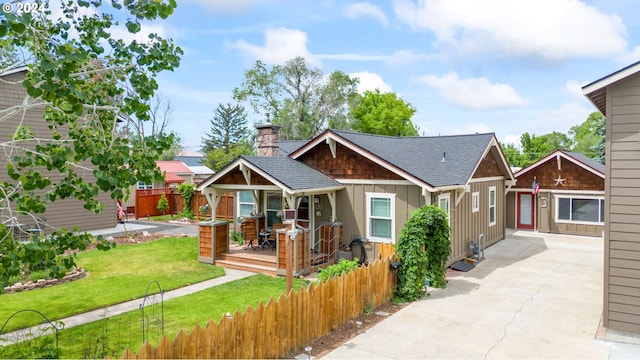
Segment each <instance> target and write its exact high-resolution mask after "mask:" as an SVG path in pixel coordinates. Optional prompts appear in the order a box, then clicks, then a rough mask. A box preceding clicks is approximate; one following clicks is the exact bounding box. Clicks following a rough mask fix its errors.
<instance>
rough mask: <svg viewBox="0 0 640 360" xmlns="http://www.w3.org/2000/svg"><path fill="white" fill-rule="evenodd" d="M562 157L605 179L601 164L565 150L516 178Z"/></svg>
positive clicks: (526, 169)
mask: <svg viewBox="0 0 640 360" xmlns="http://www.w3.org/2000/svg"><path fill="white" fill-rule="evenodd" d="M558 156H559V157H561V158H563V159H566V160H567V161H570V162H572V163H574V164H576V165H578V166H580V167H581V168H583V169H585V170H587V171H589V172H591V173H593V174H594V175H597V176H599V177H601V178H603V179H604V178H605V176H604V165H602V164H600V163H599V162H597V161H595V160H593V159H592V158H590V157H588V156H586V155H584V154H582V153H578V152H569V151H564V150H556V151H554V152H552V153H551V154H549V155H547V156H545V157H543V158H542V159H540V160H538V161H536V162H534V163H533V164H531V165H529V166H527V167H526V168H524V169H522V170H520V171H518V172H516V174H515V176H516V177H520V176H522V175H524V174H526V173H527V172H529V171H532V170H534V169H536V168H537V167H539V166H540V165H542V164H544V163H546V162H547V161H549V160H551V159H554V158H556V157H558Z"/></svg>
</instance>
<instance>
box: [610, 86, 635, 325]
mask: <svg viewBox="0 0 640 360" xmlns="http://www.w3.org/2000/svg"><path fill="white" fill-rule="evenodd" d="M606 112H607V125H606V134H607V138H606V165H605V166H606V174H607V176H606V179H605V188H606V195H605V248H604V302H603V303H604V311H603V325H604V326H605V327H607V328H610V329H615V330H621V331H633V332H640V74H636V75H634V76H630V77H628V78H626V79H623V80H621V81H619V82H617V83H614V84H612V85H610V86H608V87H607V108H606Z"/></svg>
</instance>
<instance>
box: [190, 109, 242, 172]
mask: <svg viewBox="0 0 640 360" xmlns="http://www.w3.org/2000/svg"><path fill="white" fill-rule="evenodd" d="M209 124H210V130H209V132H208V133H205V134H204V135H205V136H203V137H202V151H204V153H205V154H206V158H207V159H206V160H205V163H206V165H207V166H209V167H210V168H211V169H213V170H216V171H217V170H220V169H221V168H222V167H223V166H224V165H225V164H227V163H228V162H229V161H231V160H233V159H235V158H236V157H237V156H240V155H250V154H253V140H252V139H251V131H250V130H249V129H248V128H247V115H246V113H245V111H244V107H242V106H240V105H231V104H230V103H227V104H218V107H217V108H216V109H215V110H214V114H213V118H211V120H210V121H209Z"/></svg>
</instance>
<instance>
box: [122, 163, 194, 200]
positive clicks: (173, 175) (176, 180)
mask: <svg viewBox="0 0 640 360" xmlns="http://www.w3.org/2000/svg"><path fill="white" fill-rule="evenodd" d="M156 165H158V168H159V169H160V171H161V172H162V174H164V179H163V180H162V181H156V182H154V183H151V184H147V183H144V182H142V181H140V182H138V183H137V184H135V185H133V186H132V187H131V194H130V195H129V199H128V200H127V201H125V203H124V206H125V207H126V208H127V209H128V210H127V212H132V211H131V207H133V206H135V203H136V191H137V190H150V189H166V188H177V187H178V185H180V184H182V183H185V184H194V183H195V182H194V180H195V174H194V173H193V171H191V169H189V167H188V166H187V165H185V164H184V163H183V162H182V161H177V160H168V161H164V160H156Z"/></svg>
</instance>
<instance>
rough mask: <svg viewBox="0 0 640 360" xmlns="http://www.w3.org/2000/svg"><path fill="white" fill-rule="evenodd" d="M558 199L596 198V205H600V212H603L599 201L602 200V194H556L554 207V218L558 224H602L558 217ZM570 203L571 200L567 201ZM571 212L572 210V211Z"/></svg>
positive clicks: (601, 223)
mask: <svg viewBox="0 0 640 360" xmlns="http://www.w3.org/2000/svg"><path fill="white" fill-rule="evenodd" d="M560 199H581V200H598V206H599V207H600V213H602V212H604V210H605V209H604V207H603V206H600V204H601V203H600V201H601V200H604V197H603V196H582V195H577V196H574V195H567V196H556V208H555V213H556V216H555V218H556V219H555V220H556V222H557V223H560V224H579V225H604V222H599V221H598V222H591V221H574V220H564V219H560ZM569 204H571V201H570V202H569ZM572 213H573V212H572ZM600 213H598V219H600Z"/></svg>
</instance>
